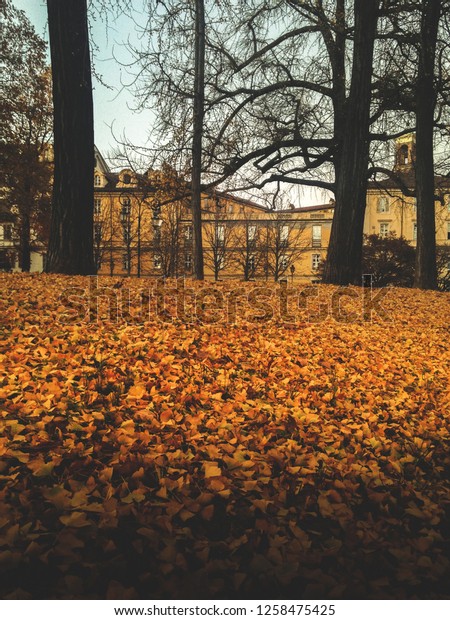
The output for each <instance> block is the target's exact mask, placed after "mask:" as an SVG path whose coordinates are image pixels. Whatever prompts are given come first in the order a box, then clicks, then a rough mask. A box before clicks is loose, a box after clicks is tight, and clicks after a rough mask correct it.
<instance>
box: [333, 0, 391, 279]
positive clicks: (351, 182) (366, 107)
mask: <svg viewBox="0 0 450 620" xmlns="http://www.w3.org/2000/svg"><path fill="white" fill-rule="evenodd" d="M378 7H379V1H378V0H355V2H354V11H355V36H354V49H353V67H352V76H351V86H350V94H349V97H348V100H347V102H346V108H345V133H344V135H343V141H342V149H341V157H340V162H339V167H338V169H337V170H336V206H335V210H334V218H333V224H332V228H331V237H330V243H329V247H328V255H327V261H326V265H325V271H324V278H323V279H324V282H326V283H329V284H343V285H345V284H360V283H361V258H362V241H363V226H364V213H365V206H366V192H367V168H368V160H369V122H370V100H371V96H370V95H371V79H372V62H373V50H374V42H375V36H376V29H377V21H378Z"/></svg>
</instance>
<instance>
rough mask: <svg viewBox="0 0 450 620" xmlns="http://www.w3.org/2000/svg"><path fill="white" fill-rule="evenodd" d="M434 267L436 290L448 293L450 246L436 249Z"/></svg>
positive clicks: (449, 288)
mask: <svg viewBox="0 0 450 620" xmlns="http://www.w3.org/2000/svg"><path fill="white" fill-rule="evenodd" d="M436 267H437V285H438V289H439V290H440V291H447V292H450V246H448V245H441V246H438V247H437V248H436Z"/></svg>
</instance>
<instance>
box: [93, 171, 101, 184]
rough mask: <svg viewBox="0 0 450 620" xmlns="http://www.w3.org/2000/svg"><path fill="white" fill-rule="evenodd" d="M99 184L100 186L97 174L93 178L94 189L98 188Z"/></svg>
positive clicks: (99, 178)
mask: <svg viewBox="0 0 450 620" xmlns="http://www.w3.org/2000/svg"><path fill="white" fill-rule="evenodd" d="M101 184H102V179H101V177H100V175H99V174H96V175H95V176H94V185H95V187H100V185H101Z"/></svg>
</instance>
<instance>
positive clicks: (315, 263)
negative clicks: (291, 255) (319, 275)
mask: <svg viewBox="0 0 450 620" xmlns="http://www.w3.org/2000/svg"><path fill="white" fill-rule="evenodd" d="M319 265H320V254H313V255H312V256H311V267H312V269H313V271H317V269H319Z"/></svg>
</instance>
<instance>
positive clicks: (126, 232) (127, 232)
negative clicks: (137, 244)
mask: <svg viewBox="0 0 450 620" xmlns="http://www.w3.org/2000/svg"><path fill="white" fill-rule="evenodd" d="M123 241H124V243H127V244H128V243H130V241H131V226H130V225H129V224H128V225H126V226H124V227H123Z"/></svg>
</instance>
